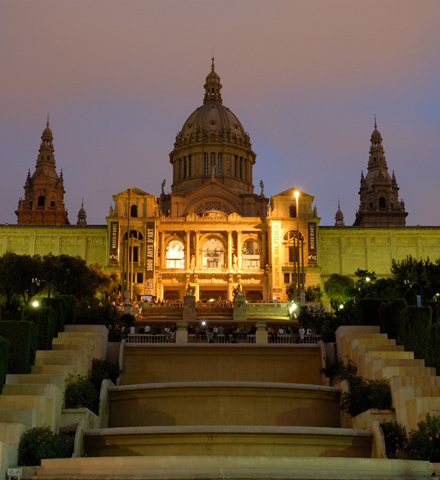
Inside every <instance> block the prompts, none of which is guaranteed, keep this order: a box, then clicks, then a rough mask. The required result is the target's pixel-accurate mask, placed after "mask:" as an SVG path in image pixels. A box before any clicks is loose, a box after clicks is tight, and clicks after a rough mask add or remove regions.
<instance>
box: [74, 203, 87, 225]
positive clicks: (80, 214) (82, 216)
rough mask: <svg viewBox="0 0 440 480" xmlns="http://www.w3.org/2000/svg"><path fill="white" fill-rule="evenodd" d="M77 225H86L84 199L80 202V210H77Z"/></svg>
mask: <svg viewBox="0 0 440 480" xmlns="http://www.w3.org/2000/svg"><path fill="white" fill-rule="evenodd" d="M76 224H77V225H84V226H85V225H87V213H86V210H85V208H84V198H83V199H82V202H81V208H80V209H79V212H78V220H77V222H76Z"/></svg>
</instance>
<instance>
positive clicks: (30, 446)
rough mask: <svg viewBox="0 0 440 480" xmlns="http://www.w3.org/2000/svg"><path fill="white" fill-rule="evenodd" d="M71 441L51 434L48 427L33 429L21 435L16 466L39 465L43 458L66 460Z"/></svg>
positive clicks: (71, 451) (70, 453)
mask: <svg viewBox="0 0 440 480" xmlns="http://www.w3.org/2000/svg"><path fill="white" fill-rule="evenodd" d="M72 453H73V441H72V440H71V439H70V437H68V436H67V435H62V434H59V435H57V434H56V433H53V432H52V430H50V428H49V427H35V428H32V429H31V430H28V431H27V432H25V433H23V435H22V437H21V439H20V443H19V446H18V464H19V465H22V466H34V465H41V459H43V458H68V457H71V456H72Z"/></svg>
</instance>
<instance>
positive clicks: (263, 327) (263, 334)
mask: <svg viewBox="0 0 440 480" xmlns="http://www.w3.org/2000/svg"><path fill="white" fill-rule="evenodd" d="M255 343H260V344H262V343H268V338H267V324H266V323H265V322H257V331H256V332H255Z"/></svg>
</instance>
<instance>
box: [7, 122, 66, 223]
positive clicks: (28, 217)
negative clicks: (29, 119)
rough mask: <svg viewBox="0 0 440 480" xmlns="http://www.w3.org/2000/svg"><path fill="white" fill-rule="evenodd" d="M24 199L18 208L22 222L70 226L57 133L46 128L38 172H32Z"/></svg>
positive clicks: (36, 168) (29, 174)
mask: <svg viewBox="0 0 440 480" xmlns="http://www.w3.org/2000/svg"><path fill="white" fill-rule="evenodd" d="M23 188H24V198H20V200H19V202H18V209H17V210H16V211H15V214H16V215H17V222H18V224H19V225H67V224H69V219H68V217H67V210H66V208H65V206H64V193H65V191H64V179H63V172H62V171H61V173H60V175H59V176H58V174H57V172H56V170H55V155H54V148H53V135H52V131H51V129H50V128H49V115H48V116H47V123H46V128H45V129H44V131H43V134H42V135H41V145H40V150H39V152H38V158H37V163H36V166H35V172H34V173H33V174H32V175H31V172H30V170H29V171H28V174H27V178H26V183H25V185H24V187H23Z"/></svg>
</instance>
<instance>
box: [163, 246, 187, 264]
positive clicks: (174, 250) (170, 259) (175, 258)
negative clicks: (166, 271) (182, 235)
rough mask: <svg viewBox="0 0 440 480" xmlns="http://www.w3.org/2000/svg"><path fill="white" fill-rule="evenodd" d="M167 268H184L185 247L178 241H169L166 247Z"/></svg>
mask: <svg viewBox="0 0 440 480" xmlns="http://www.w3.org/2000/svg"><path fill="white" fill-rule="evenodd" d="M166 256H167V268H184V267H185V247H184V246H183V243H182V242H181V241H180V240H171V242H169V243H168V247H167V253H166Z"/></svg>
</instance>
